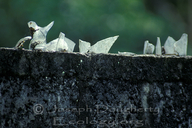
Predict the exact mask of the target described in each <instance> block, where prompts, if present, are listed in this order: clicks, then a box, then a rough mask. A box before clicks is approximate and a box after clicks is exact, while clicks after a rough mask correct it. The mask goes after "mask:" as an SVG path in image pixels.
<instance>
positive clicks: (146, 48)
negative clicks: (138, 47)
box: [143, 40, 155, 54]
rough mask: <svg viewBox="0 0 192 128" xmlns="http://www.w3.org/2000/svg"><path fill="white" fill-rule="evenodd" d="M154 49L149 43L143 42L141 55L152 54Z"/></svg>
mask: <svg viewBox="0 0 192 128" xmlns="http://www.w3.org/2000/svg"><path fill="white" fill-rule="evenodd" d="M154 49H155V46H154V45H153V44H151V43H149V41H148V40H147V41H145V44H144V49H143V54H153V52H154Z"/></svg>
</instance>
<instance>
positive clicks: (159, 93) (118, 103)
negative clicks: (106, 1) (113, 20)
mask: <svg viewBox="0 0 192 128" xmlns="http://www.w3.org/2000/svg"><path fill="white" fill-rule="evenodd" d="M191 82H192V57H190V56H187V57H177V56H166V57H165V56H155V55H150V56H144V55H136V56H122V55H117V54H86V55H82V54H79V53H46V52H34V51H33V52H32V51H27V50H14V49H3V48H1V49H0V124H1V127H2V128H4V127H19V128H21V127H24V128H26V127H28V128H30V127H34V128H36V127H45V128H48V127H66V128H67V127H68V128H96V127H98V128H100V127H101V128H108V127H112V128H132V127H142V128H159V127H160V128H171V127H179V128H181V127H182V128H183V127H192V109H191V108H192V99H191V97H192V92H191V90H192V84H191Z"/></svg>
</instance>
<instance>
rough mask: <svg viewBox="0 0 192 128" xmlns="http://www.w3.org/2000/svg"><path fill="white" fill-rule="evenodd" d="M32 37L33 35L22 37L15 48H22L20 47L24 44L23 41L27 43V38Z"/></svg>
mask: <svg viewBox="0 0 192 128" xmlns="http://www.w3.org/2000/svg"><path fill="white" fill-rule="evenodd" d="M31 38H32V37H31V36H26V37H23V38H21V39H20V40H19V41H18V42H17V44H16V45H15V48H20V47H22V46H23V43H25V41H27V40H30V39H31Z"/></svg>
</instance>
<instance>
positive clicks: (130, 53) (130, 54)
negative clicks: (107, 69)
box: [118, 51, 135, 56]
mask: <svg viewBox="0 0 192 128" xmlns="http://www.w3.org/2000/svg"><path fill="white" fill-rule="evenodd" d="M118 54H119V55H127V56H133V55H135V53H133V52H119V51H118Z"/></svg>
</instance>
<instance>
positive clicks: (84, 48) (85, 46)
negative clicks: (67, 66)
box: [79, 40, 91, 53]
mask: <svg viewBox="0 0 192 128" xmlns="http://www.w3.org/2000/svg"><path fill="white" fill-rule="evenodd" d="M90 47H91V44H90V43H89V42H86V41H83V40H79V52H80V53H87V52H88V51H89V49H90Z"/></svg>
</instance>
